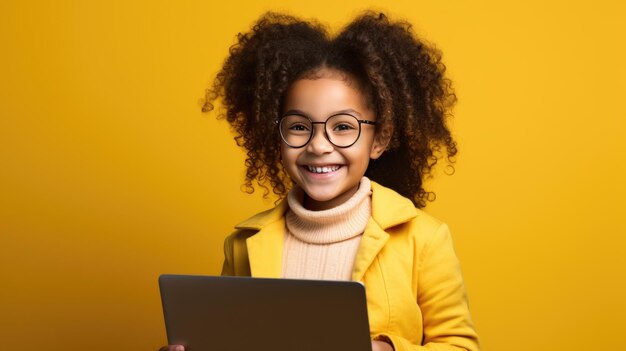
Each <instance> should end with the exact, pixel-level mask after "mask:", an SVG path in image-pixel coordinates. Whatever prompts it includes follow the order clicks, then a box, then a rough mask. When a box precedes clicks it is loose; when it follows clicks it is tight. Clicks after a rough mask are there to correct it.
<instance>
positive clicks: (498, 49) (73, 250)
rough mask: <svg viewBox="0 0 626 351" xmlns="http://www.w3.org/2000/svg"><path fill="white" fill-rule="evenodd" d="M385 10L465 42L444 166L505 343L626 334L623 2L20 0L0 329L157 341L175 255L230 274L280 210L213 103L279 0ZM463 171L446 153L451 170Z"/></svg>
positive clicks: (487, 338) (474, 286)
mask: <svg viewBox="0 0 626 351" xmlns="http://www.w3.org/2000/svg"><path fill="white" fill-rule="evenodd" d="M370 6H374V7H375V8H378V9H384V10H387V11H388V12H389V14H390V15H391V16H392V17H396V18H398V17H401V18H405V19H408V20H409V21H411V22H412V23H414V25H415V26H414V29H415V31H416V32H417V33H418V34H419V35H420V36H422V37H424V38H426V39H427V40H429V41H432V42H434V43H435V44H436V45H437V46H438V47H439V48H440V49H441V50H442V51H443V53H444V61H445V63H446V64H447V67H448V72H449V74H450V77H451V78H452V79H453V81H454V83H455V87H456V90H457V94H458V97H459V103H458V105H457V107H456V109H455V118H454V120H453V125H452V127H453V130H454V134H455V135H456V137H457V138H458V141H459V143H460V154H459V157H458V163H457V165H456V174H455V175H454V176H451V177H450V176H446V175H443V174H441V175H438V176H437V177H436V178H435V179H434V180H433V181H431V182H429V184H428V186H429V189H432V190H434V191H435V192H436V193H437V200H436V201H435V202H434V203H433V204H431V205H429V206H428V207H427V210H428V211H429V212H430V213H432V214H434V215H435V216H436V217H438V218H440V219H442V220H444V221H446V222H448V223H449V224H450V227H451V229H452V233H453V237H454V240H455V243H456V249H457V252H458V255H459V256H460V258H461V262H462V266H463V271H464V276H465V279H466V283H467V286H468V290H469V294H470V308H471V311H472V314H473V317H474V319H475V322H476V325H477V329H478V332H479V334H480V336H481V338H482V344H483V348H484V350H493V351H495V350H508V351H515V350H546V351H552V350H622V349H626V336H625V333H624V330H626V320H625V317H624V316H625V315H626V302H625V301H626V298H625V296H626V288H625V285H624V284H625V283H624V282H625V278H626V276H625V275H626V274H625V268H626V258H625V257H626V239H625V235H626V225H625V224H624V223H625V217H626V211H625V208H626V206H625V201H624V197H625V196H626V191H625V189H626V187H625V186H624V179H626V169H625V166H624V164H625V163H626V158H625V153H626V142H625V141H624V139H626V130H625V122H624V121H625V119H626V113H625V112H624V102H623V99H624V96H625V95H626V83H625V82H626V69H625V68H624V63H625V62H626V49H625V47H624V37H626V25H625V22H626V21H625V20H624V19H625V18H626V11H625V6H624V5H622V2H619V1H613V2H611V1H550V2H545V1H539V0H532V1H526V2H503V1H386V2H379V3H374V2H372V3H366V2H358V1H345V2H339V1H327V0H324V1H311V2H303V1H273V2H269V1H268V2H253V1H248V2H239V1H222V2H215V1H214V2H211V1H145V0H141V1H117V0H116V1H17V0H14V1H3V2H1V3H0V44H1V46H0V47H1V50H2V51H1V55H0V235H1V236H0V345H1V346H0V347H1V348H3V349H14V350H68V349H69V350H113V349H120V350H155V349H156V348H158V346H160V345H162V344H164V343H165V331H164V327H163V317H162V314H161V306H160V299H159V293H158V287H157V276H158V275H159V274H161V273H193V274H218V273H219V269H220V267H221V260H222V240H223V238H224V236H225V235H226V234H228V233H229V232H230V231H231V229H232V226H233V225H234V224H235V223H237V222H238V221H240V220H242V219H244V218H246V217H248V216H249V215H251V214H253V213H255V212H257V211H259V210H261V209H265V208H268V207H270V206H271V205H272V201H269V200H263V199H262V198H261V196H260V193H255V194H254V195H247V194H245V193H243V192H241V191H240V185H241V183H242V179H243V171H244V168H243V153H242V152H241V151H240V150H239V149H238V148H237V147H236V145H235V143H234V141H233V139H232V135H231V134H230V132H229V129H228V126H227V124H226V123H225V122H224V121H218V120H216V119H215V114H213V113H211V114H203V113H201V112H200V104H199V100H200V99H201V98H202V97H203V93H204V88H205V87H206V86H207V85H208V84H209V83H210V81H211V79H212V78H213V76H214V74H215V73H216V72H217V70H218V69H219V66H220V64H221V62H222V61H223V60H224V58H225V57H226V54H227V52H228V48H229V46H230V45H232V44H233V42H234V38H235V35H236V33H237V32H239V31H245V30H247V29H248V28H249V27H250V25H251V24H252V23H253V21H254V20H255V19H256V18H257V17H258V16H259V15H260V14H261V13H263V12H264V11H266V10H271V9H273V10H284V11H289V12H290V13H292V14H296V15H299V16H303V17H305V18H318V19H320V20H321V21H322V22H323V23H326V24H327V25H329V26H330V28H332V29H333V30H336V29H338V28H340V26H341V25H342V24H345V23H346V22H347V21H348V20H349V19H350V18H352V17H353V16H354V15H355V14H357V13H359V11H360V10H362V9H365V8H368V7H370ZM441 171H442V170H441Z"/></svg>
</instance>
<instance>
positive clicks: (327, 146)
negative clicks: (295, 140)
mask: <svg viewBox="0 0 626 351" xmlns="http://www.w3.org/2000/svg"><path fill="white" fill-rule="evenodd" d="M306 149H307V151H308V152H310V153H312V154H316V155H322V154H325V153H329V152H331V151H333V150H334V147H333V144H331V143H330V141H329V140H328V138H327V137H326V131H325V130H324V126H323V125H318V126H317V129H315V128H314V129H313V136H312V137H311V140H310V141H309V143H308V144H307V146H306Z"/></svg>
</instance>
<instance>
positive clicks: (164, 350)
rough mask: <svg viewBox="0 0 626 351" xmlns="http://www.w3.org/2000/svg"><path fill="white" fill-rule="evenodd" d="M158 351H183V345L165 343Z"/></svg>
mask: <svg viewBox="0 0 626 351" xmlns="http://www.w3.org/2000/svg"><path fill="white" fill-rule="evenodd" d="M159 351H185V347H184V346H183V345H167V346H163V347H161V348H160V349H159Z"/></svg>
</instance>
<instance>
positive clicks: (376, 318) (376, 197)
mask: <svg viewBox="0 0 626 351" xmlns="http://www.w3.org/2000/svg"><path fill="white" fill-rule="evenodd" d="M287 208H288V206H287V201H286V200H283V201H282V202H280V203H279V204H278V205H277V206H276V207H274V208H273V209H270V210H267V211H264V212H261V213H259V214H257V215H255V216H253V217H251V218H249V219H247V220H245V221H243V222H241V223H240V224H238V225H237V226H236V227H235V228H236V229H237V230H236V231H235V232H234V233H233V234H231V235H230V236H228V237H227V238H226V240H225V241H224V255H225V259H224V266H223V269H222V275H238V276H252V277H266V278H280V276H281V271H282V250H283V241H284V234H285V219H284V214H285V211H286V210H287ZM352 280H354V281H361V282H363V283H364V285H365V292H366V296H367V309H368V316H369V323H370V333H371V336H372V339H381V338H382V339H387V340H388V341H391V343H392V344H393V346H394V349H395V350H396V351H405V350H406V351H409V350H415V351H416V350H440V351H444V350H470V351H477V350H479V346H478V336H477V334H476V331H475V330H474V326H473V323H472V320H471V317H470V313H469V309H468V303H467V295H466V291H465V287H464V285H463V278H462V275H461V269H460V266H459V261H458V259H457V257H456V254H455V252H454V248H453V243H452V239H451V237H450V232H449V230H448V227H447V225H446V224H445V223H442V222H440V221H438V220H437V219H435V218H433V217H431V216H430V215H428V214H426V213H425V212H423V211H421V210H419V209H417V208H415V207H414V206H413V203H412V202H411V201H410V200H409V199H407V198H405V197H403V196H401V195H399V194H398V193H396V192H395V191H393V190H391V189H389V188H386V187H384V186H382V185H380V184H377V183H376V182H373V181H372V216H371V217H370V219H369V221H368V223H367V225H366V227H365V231H364V233H363V237H362V239H361V244H360V246H359V250H358V252H357V255H356V258H355V262H354V269H353V271H352Z"/></svg>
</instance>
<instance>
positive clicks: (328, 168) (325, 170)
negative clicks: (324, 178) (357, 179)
mask: <svg viewBox="0 0 626 351" xmlns="http://www.w3.org/2000/svg"><path fill="white" fill-rule="evenodd" d="M303 167H304V168H305V169H306V170H307V171H309V172H311V173H331V172H334V171H336V170H338V169H339V168H341V166H340V165H332V166H322V167H316V166H303Z"/></svg>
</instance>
